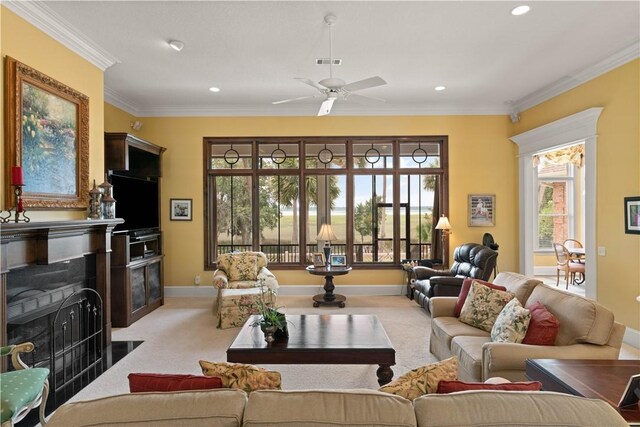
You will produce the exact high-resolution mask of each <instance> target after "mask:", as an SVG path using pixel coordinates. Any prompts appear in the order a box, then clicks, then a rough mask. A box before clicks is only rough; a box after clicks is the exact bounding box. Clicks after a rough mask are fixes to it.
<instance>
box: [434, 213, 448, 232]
mask: <svg viewBox="0 0 640 427" xmlns="http://www.w3.org/2000/svg"><path fill="white" fill-rule="evenodd" d="M436 230H451V224H449V218H447V217H446V216H444V215H442V216H441V217H440V218H439V219H438V223H437V224H436Z"/></svg>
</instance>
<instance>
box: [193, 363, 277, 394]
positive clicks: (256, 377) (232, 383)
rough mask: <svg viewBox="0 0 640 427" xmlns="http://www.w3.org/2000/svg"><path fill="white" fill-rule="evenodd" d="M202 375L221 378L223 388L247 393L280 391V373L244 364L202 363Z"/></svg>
mask: <svg viewBox="0 0 640 427" xmlns="http://www.w3.org/2000/svg"><path fill="white" fill-rule="evenodd" d="M200 367H201V368H202V373H203V374H204V375H206V376H208V377H219V378H220V380H222V387H225V388H238V389H240V390H244V391H246V392H247V393H251V392H252V391H256V390H274V389H275V390H280V383H281V378H280V372H277V371H267V370H266V369H263V368H258V367H257V366H253V365H246V364H243V363H227V362H207V361H206V360H201V361H200Z"/></svg>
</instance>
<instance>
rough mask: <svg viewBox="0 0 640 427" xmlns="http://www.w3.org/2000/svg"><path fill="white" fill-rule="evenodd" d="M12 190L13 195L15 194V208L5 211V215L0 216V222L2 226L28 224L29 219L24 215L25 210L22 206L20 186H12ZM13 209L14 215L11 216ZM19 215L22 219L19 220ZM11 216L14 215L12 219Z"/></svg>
mask: <svg viewBox="0 0 640 427" xmlns="http://www.w3.org/2000/svg"><path fill="white" fill-rule="evenodd" d="M14 187H15V188H14V190H13V193H14V194H15V201H16V202H15V206H14V207H13V208H11V209H9V210H8V211H7V215H6V216H4V215H1V214H0V215H1V216H0V221H1V222H2V223H3V224H6V223H8V222H16V223H18V222H30V221H31V219H30V218H29V217H28V216H27V215H26V214H25V212H27V211H26V210H25V208H24V207H23V205H22V185H14ZM14 208H15V210H16V211H15V214H12V213H11V211H12V210H13V209H14ZM20 214H22V218H20ZM12 215H15V216H14V217H13V219H12V218H11V216H12Z"/></svg>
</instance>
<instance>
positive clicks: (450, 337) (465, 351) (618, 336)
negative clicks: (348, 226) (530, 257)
mask: <svg viewBox="0 0 640 427" xmlns="http://www.w3.org/2000/svg"><path fill="white" fill-rule="evenodd" d="M493 283H495V284H497V285H502V286H504V287H506V288H507V291H509V292H512V293H513V294H515V296H516V298H518V300H520V302H521V303H522V305H523V306H525V307H528V306H530V305H531V304H533V303H535V302H536V301H540V302H541V303H542V304H544V305H545V307H546V308H547V309H548V310H549V311H550V312H551V313H553V314H554V315H555V316H556V317H557V318H558V320H559V321H560V331H559V332H558V336H557V338H556V342H555V346H538V345H527V344H514V343H498V342H491V338H490V334H489V333H488V332H486V331H483V330H481V329H477V328H474V327H473V326H470V325H467V324H465V323H462V322H460V321H459V320H458V318H457V317H454V315H453V309H454V306H455V304H456V301H457V297H434V298H432V299H431V301H430V311H431V316H432V320H431V338H430V342H429V350H430V351H431V353H433V354H434V355H435V356H436V357H438V358H439V359H440V360H442V359H446V358H448V357H451V356H457V357H458V378H459V379H461V380H463V381H484V380H486V379H487V378H490V377H504V378H507V379H509V380H511V381H523V380H525V379H526V378H525V374H524V370H525V360H526V359H617V358H618V355H619V353H620V347H621V346H622V337H623V335H624V330H625V326H624V325H622V324H620V323H617V322H615V321H614V318H613V313H612V312H611V311H610V310H608V309H607V308H605V307H603V306H602V305H600V304H598V303H597V302H595V301H592V300H590V299H587V298H583V297H580V296H578V295H575V294H570V293H568V292H564V291H561V290H559V289H556V288H552V287H550V286H546V285H544V284H542V282H540V281H538V280H536V279H531V278H528V277H525V276H523V275H520V274H517V273H500V274H498V276H497V277H496V278H495V280H494V281H493Z"/></svg>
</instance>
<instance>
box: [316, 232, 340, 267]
mask: <svg viewBox="0 0 640 427" xmlns="http://www.w3.org/2000/svg"><path fill="white" fill-rule="evenodd" d="M316 240H324V248H322V249H323V250H324V259H325V263H326V264H327V265H329V257H330V256H331V241H332V240H338V238H337V237H336V233H334V232H333V227H331V224H322V227H320V232H319V233H318V237H316Z"/></svg>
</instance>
